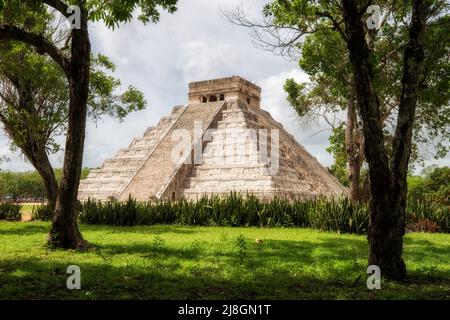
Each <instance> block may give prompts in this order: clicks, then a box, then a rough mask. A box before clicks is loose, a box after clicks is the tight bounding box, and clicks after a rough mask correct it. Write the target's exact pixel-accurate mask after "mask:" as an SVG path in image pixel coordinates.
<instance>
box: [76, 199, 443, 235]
mask: <svg viewBox="0 0 450 320" xmlns="http://www.w3.org/2000/svg"><path fill="white" fill-rule="evenodd" d="M407 213H408V214H407V223H409V222H410V215H411V214H414V215H416V216H418V217H420V218H427V219H429V220H430V221H432V222H434V223H436V224H437V225H438V226H439V230H440V231H442V232H448V231H449V226H448V219H449V215H450V214H449V210H448V208H440V207H437V206H436V205H434V204H429V203H425V202H421V203H418V202H410V201H408V208H407ZM80 220H81V222H83V223H87V224H107V225H115V226H134V225H154V224H178V225H196V226H230V227H234V226H258V227H276V226H278V227H308V228H314V229H320V230H326V231H338V232H342V233H346V232H347V233H356V234H364V233H366V232H367V228H368V209H367V205H366V204H364V203H353V202H352V201H350V200H349V199H347V198H342V199H333V200H330V199H325V198H319V199H310V200H303V201H294V202H290V201H288V200H283V199H278V198H275V199H273V200H272V201H270V202H263V201H261V200H259V199H258V198H257V197H255V196H253V195H247V196H246V197H243V196H242V195H240V194H236V193H232V194H231V195H230V196H229V197H224V198H219V197H216V196H214V197H210V198H207V197H203V198H201V199H199V200H198V201H186V200H182V201H178V202H169V201H160V202H156V203H150V202H148V203H142V202H137V201H135V200H133V199H129V200H128V201H127V202H125V203H121V202H117V201H108V202H96V201H92V200H89V201H87V202H85V203H83V204H81V205H80ZM430 230H431V229H430Z"/></svg>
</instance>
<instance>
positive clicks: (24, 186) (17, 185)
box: [0, 168, 89, 201]
mask: <svg viewBox="0 0 450 320" xmlns="http://www.w3.org/2000/svg"><path fill="white" fill-rule="evenodd" d="M88 174H89V169H87V168H84V169H83V171H82V173H81V178H82V179H84V178H86V177H87V175H88ZM55 175H56V179H57V181H59V180H60V177H61V169H55ZM0 199H1V200H2V201H45V200H46V189H45V184H44V181H43V180H42V177H41V176H40V175H39V174H38V173H37V172H36V171H28V172H11V171H0Z"/></svg>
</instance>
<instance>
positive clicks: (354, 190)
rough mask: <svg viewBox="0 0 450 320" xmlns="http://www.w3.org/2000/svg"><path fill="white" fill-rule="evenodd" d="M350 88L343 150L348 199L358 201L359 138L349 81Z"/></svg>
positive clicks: (352, 93) (353, 95) (353, 99)
mask: <svg viewBox="0 0 450 320" xmlns="http://www.w3.org/2000/svg"><path fill="white" fill-rule="evenodd" d="M350 83H351V86H352V90H351V97H350V98H349V99H348V106H347V123H346V128H345V148H346V149H345V151H346V153H347V162H348V166H349V175H348V180H349V186H350V199H351V200H352V201H360V199H361V186H360V178H361V165H362V159H361V156H360V155H361V153H360V148H361V145H360V139H359V132H358V128H357V117H356V105H355V102H356V101H355V94H354V84H353V81H350Z"/></svg>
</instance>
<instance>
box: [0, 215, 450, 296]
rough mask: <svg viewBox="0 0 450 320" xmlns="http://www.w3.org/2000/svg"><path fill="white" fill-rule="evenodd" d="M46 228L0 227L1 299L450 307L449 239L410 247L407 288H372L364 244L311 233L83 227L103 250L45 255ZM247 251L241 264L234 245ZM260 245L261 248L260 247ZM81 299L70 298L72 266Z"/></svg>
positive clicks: (420, 237)
mask: <svg viewBox="0 0 450 320" xmlns="http://www.w3.org/2000/svg"><path fill="white" fill-rule="evenodd" d="M48 228H49V224H48V223H44V222H27V223H24V222H3V221H0V244H1V245H0V299H128V298H137V299H224V298H227V299H355V298H358V299H387V298H399V299H406V298H414V299H435V298H444V299H450V293H449V292H450V254H449V253H450V235H448V234H423V233H415V234H408V235H407V236H406V237H405V254H404V257H405V261H406V264H407V267H408V270H409V280H408V282H407V283H404V284H398V283H393V282H386V281H383V282H382V288H381V290H368V289H367V288H366V279H367V275H366V273H365V271H366V267H367V240H366V238H365V237H364V236H356V235H342V234H341V235H338V234H336V233H331V232H320V231H316V230H310V229H294V228H292V229H290V228H272V229H260V228H219V227H216V228H213V227H181V226H152V227H108V226H88V225H82V226H81V229H82V232H83V235H84V237H85V238H86V239H87V240H89V241H90V242H91V243H93V244H94V245H96V246H97V249H96V250H93V251H90V252H84V253H77V252H74V251H60V250H57V251H50V252H49V251H46V249H44V247H43V244H44V242H45V237H46V233H47V230H48ZM241 234H242V235H243V236H244V237H245V240H246V242H247V249H246V250H241V252H242V251H243V252H245V255H244V254H243V255H242V258H239V255H238V254H237V252H238V251H239V250H238V248H237V246H236V239H237V238H238V236H239V235H241ZM257 238H258V239H263V241H264V242H263V244H257V243H255V239H257ZM73 264H74V265H78V266H80V268H81V290H68V289H67V288H66V279H67V277H68V276H69V274H67V273H66V270H67V267H68V266H69V265H73Z"/></svg>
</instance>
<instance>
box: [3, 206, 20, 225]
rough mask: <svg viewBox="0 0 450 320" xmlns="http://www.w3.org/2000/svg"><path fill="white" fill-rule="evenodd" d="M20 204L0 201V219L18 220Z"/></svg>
mask: <svg viewBox="0 0 450 320" xmlns="http://www.w3.org/2000/svg"><path fill="white" fill-rule="evenodd" d="M21 209H22V206H21V205H19V204H15V203H0V220H8V221H20V220H22V213H21V212H20V210H21Z"/></svg>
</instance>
